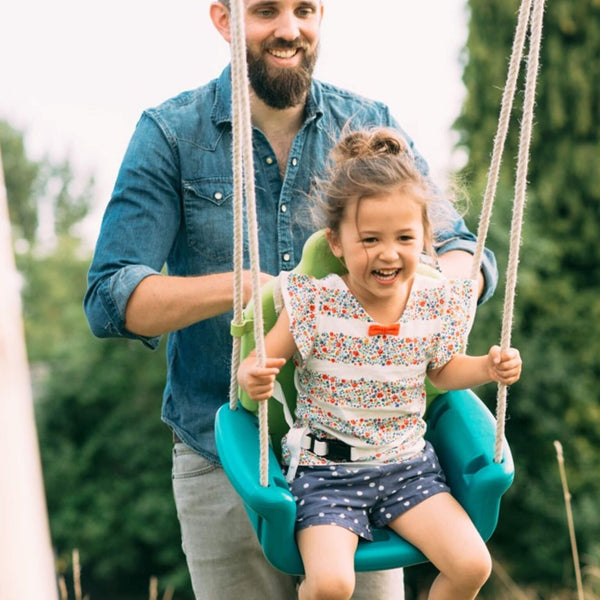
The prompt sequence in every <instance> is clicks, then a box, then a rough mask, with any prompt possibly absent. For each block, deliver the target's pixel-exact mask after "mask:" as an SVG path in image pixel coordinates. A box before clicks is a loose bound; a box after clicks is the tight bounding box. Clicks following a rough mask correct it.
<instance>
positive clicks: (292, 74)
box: [247, 40, 318, 110]
mask: <svg viewBox="0 0 600 600" xmlns="http://www.w3.org/2000/svg"><path fill="white" fill-rule="evenodd" d="M298 46H299V44H298V43H296V42H292V43H290V42H286V41H284V40H278V41H276V42H274V43H271V44H270V45H269V47H272V48H280V49H283V48H297V47H298ZM301 46H302V48H303V50H302V52H303V57H302V63H301V64H300V66H298V67H294V68H285V67H282V68H277V67H270V66H269V65H267V62H266V60H265V59H264V57H263V55H262V53H261V54H258V55H254V54H252V53H251V52H250V50H248V55H247V61H248V77H249V79H250V85H251V86H252V89H253V90H254V92H255V93H256V95H257V96H258V97H259V98H260V99H261V100H262V101H263V102H264V103H265V104H267V105H268V106H270V107H271V108H276V109H279V110H283V109H284V108H291V107H292V106H297V105H298V104H301V103H302V102H304V100H305V98H306V93H307V92H308V89H309V88H310V83H311V80H312V74H313V71H314V68H315V64H316V62H317V54H318V51H317V50H315V51H314V52H309V51H308V45H307V44H303V45H302V44H301ZM262 50H263V51H266V48H265V47H263V48H262Z"/></svg>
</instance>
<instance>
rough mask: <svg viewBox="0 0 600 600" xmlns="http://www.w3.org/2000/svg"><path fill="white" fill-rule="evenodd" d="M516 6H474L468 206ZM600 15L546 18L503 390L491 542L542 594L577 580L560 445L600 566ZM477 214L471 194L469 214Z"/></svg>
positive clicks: (581, 5) (478, 189)
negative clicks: (502, 492) (513, 355)
mask: <svg viewBox="0 0 600 600" xmlns="http://www.w3.org/2000/svg"><path fill="white" fill-rule="evenodd" d="M518 4H519V3H518V2H517V1H516V0H506V1H503V2H475V1H471V2H469V7H470V27H469V39H468V43H467V47H466V51H465V59H466V66H465V70H464V82H465V85H466V87H467V90H468V96H467V101H466V102H465V104H464V107H463V111H462V113H461V115H460V117H459V119H458V120H457V122H456V129H457V130H458V132H459V134H460V140H461V145H462V146H463V147H464V148H465V149H466V150H467V151H468V155H469V160H468V164H467V166H466V168H465V170H464V173H463V175H464V176H465V177H466V178H467V179H468V180H469V181H470V183H471V186H470V187H471V196H472V198H473V199H477V198H481V197H482V195H483V190H484V186H485V180H486V177H487V170H488V167H489V161H490V154H491V148H492V141H493V137H494V134H495V130H496V124H497V116H498V112H499V106H500V98H501V91H502V88H503V86H504V79H505V77H506V69H507V63H506V57H507V56H508V54H509V52H510V47H511V45H512V35H513V32H514V28H515V24H516V16H517V11H518ZM599 17H600V2H599V1H598V0H585V1H583V2H575V3H574V2H571V1H570V0H553V1H552V2H548V4H547V9H546V13H545V18H544V37H543V47H542V54H541V70H540V73H539V82H538V92H537V106H536V118H535V125H534V131H533V140H532V145H531V161H530V166H529V177H528V180H529V186H528V200H527V209H526V217H525V218H526V222H525V225H524V230H523V234H524V235H523V237H524V240H523V244H522V248H521V262H520V267H519V284H518V291H517V298H516V307H515V308H516V318H515V325H514V330H513V339H512V343H513V345H515V346H517V347H519V348H520V350H521V353H522V355H523V357H524V372H523V377H522V379H521V381H520V382H519V383H518V384H517V385H516V386H514V388H513V389H511V390H510V393H509V405H508V422H507V429H506V431H507V437H508V439H509V442H510V444H511V447H512V451H513V455H514V458H515V463H516V478H515V484H514V486H513V487H512V489H511V490H510V491H509V492H508V494H507V495H506V498H505V500H504V503H503V508H502V513H501V516H500V523H499V526H498V530H497V532H496V534H495V536H494V538H493V547H494V548H495V550H496V551H497V553H498V554H500V555H502V556H503V557H504V558H505V560H506V561H507V563H508V564H509V566H510V569H511V572H512V573H513V575H514V576H515V577H517V578H518V579H520V580H522V581H533V582H536V583H537V584H538V585H539V586H543V585H548V586H550V587H552V586H553V587H556V585H557V584H564V585H567V584H568V585H570V586H572V583H573V579H572V573H573V568H572V563H571V555H570V548H569V540H568V534H567V528H566V519H565V509H564V503H563V499H562V491H561V488H560V480H559V476H558V467H557V463H556V459H555V454H554V448H553V444H552V442H553V440H560V441H561V442H562V444H563V446H564V448H565V456H566V468H567V473H568V477H569V484H570V487H571V492H572V495H573V509H574V518H575V523H576V527H577V536H578V543H579V550H580V555H581V557H582V559H583V561H591V562H592V563H594V564H596V565H597V564H598V563H599V562H600V543H599V542H598V540H600V515H599V514H598V511H597V510H595V509H593V508H592V507H594V506H597V498H598V497H599V494H600V480H599V479H598V476H597V465H598V462H599V461H600V403H599V402H598V373H600V335H599V334H600V325H599V323H600V320H599V319H598V317H599V313H600V297H599V296H598V281H600V277H599V275H600V247H599V246H598V243H597V240H598V238H599V236H600V182H599V179H598V176H597V172H596V171H597V166H598V157H599V156H600V139H599V133H600V125H599V124H600V87H599V86H598V81H599V80H600V62H599V61H598V59H597V57H598V55H599V54H600V19H599ZM520 101H521V98H520V97H519V98H518V99H517V102H516V106H515V112H516V114H517V115H519V113H520V110H521V106H520ZM518 123H519V118H518V116H515V117H513V122H512V125H513V127H512V131H511V134H510V136H509V139H508V141H507V151H506V152H505V155H504V161H505V162H504V165H503V169H502V174H501V179H500V183H499V188H498V193H497V200H496V208H495V209H494V220H493V221H494V222H493V225H492V231H491V232H490V238H489V246H490V247H491V248H492V249H493V250H494V251H495V252H496V254H497V257H498V258H499V263H500V267H501V273H502V270H503V269H505V267H506V252H507V246H508V224H509V221H510V204H511V202H512V186H513V185H514V166H515V165H514V162H512V161H511V160H510V157H515V156H516V155H517V144H518V140H517V133H518V132H517V129H518ZM479 206H480V204H478V202H477V201H476V200H474V202H473V207H472V215H473V216H476V215H477V212H478V211H477V209H478V208H479ZM471 225H473V226H476V222H474V221H472V222H471ZM502 294H503V290H502V289H501V288H500V289H499V291H498V293H497V294H496V297H495V298H494V299H493V300H492V301H491V302H490V303H489V304H487V305H486V306H484V307H482V308H481V309H480V311H479V313H478V318H477V321H476V325H475V328H474V331H473V335H472V338H471V349H472V350H474V351H482V350H483V349H484V348H485V347H486V346H487V345H489V343H490V341H492V340H491V339H490V335H497V336H498V337H499V332H500V317H501V312H502ZM481 393H482V395H483V396H484V397H485V398H486V400H487V401H488V402H489V404H490V406H492V405H493V404H494V403H495V395H494V394H495V390H494V389H493V388H492V389H490V388H489V387H488V388H486V389H482V390H481ZM594 465H595V466H594Z"/></svg>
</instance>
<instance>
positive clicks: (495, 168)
mask: <svg viewBox="0 0 600 600" xmlns="http://www.w3.org/2000/svg"><path fill="white" fill-rule="evenodd" d="M532 2H533V0H523V2H521V8H520V10H519V19H518V21H517V29H516V31H515V38H514V40H513V47H512V52H511V56H510V63H509V67H508V74H507V76H506V84H505V86H504V92H503V93H502V104H501V107H500V116H499V118H498V128H497V130H496V136H495V137H494V146H493V149H492V160H491V163H490V170H489V172H488V179H487V185H486V189H485V193H484V195H483V204H482V207H481V214H480V215H479V226H478V229H477V245H476V246H475V252H474V254H473V267H472V271H471V279H477V276H478V274H479V271H480V269H481V262H482V260H483V249H484V247H485V241H486V239H487V235H488V229H489V226H490V221H491V219H492V206H493V204H494V197H495V195H496V187H497V185H498V178H499V176H500V164H501V163H502V152H503V151H504V144H505V142H506V136H507V134H508V124H509V122H510V113H511V111H512V106H513V101H514V97H515V91H516V89H517V81H518V78H519V65H520V64H521V59H522V56H523V48H524V46H525V38H526V37H527V24H528V23H529V14H530V12H531V4H532Z"/></svg>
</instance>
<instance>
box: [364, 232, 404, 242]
mask: <svg viewBox="0 0 600 600" xmlns="http://www.w3.org/2000/svg"><path fill="white" fill-rule="evenodd" d="M413 239H414V236H412V235H409V234H406V235H399V236H398V241H399V242H403V243H406V242H412V241H413ZM378 241H379V239H378V238H376V237H366V238H362V240H361V242H362V243H363V244H376V243H377V242H378Z"/></svg>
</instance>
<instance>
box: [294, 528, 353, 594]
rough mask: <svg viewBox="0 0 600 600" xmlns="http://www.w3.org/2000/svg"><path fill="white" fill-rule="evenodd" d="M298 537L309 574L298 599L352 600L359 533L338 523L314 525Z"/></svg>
mask: <svg viewBox="0 0 600 600" xmlns="http://www.w3.org/2000/svg"><path fill="white" fill-rule="evenodd" d="M297 539H298V548H299V550H300V554H301V555H302V562H303V563H304V571H305V573H306V578H305V579H304V581H303V582H302V583H301V584H300V589H299V591H298V600H349V599H350V598H351V597H352V593H353V592H354V581H355V579H354V554H355V552H356V546H357V545H358V536H357V535H356V534H354V533H352V532H351V531H349V530H348V529H344V528H343V527H337V526H336V525H314V526H312V527H307V528H306V529H301V530H300V531H299V532H298V534H297Z"/></svg>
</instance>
